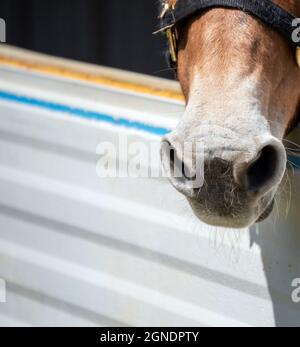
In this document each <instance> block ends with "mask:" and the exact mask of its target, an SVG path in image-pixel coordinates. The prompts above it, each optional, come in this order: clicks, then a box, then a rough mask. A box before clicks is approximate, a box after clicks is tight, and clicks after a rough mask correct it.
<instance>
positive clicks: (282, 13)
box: [158, 0, 300, 67]
mask: <svg viewBox="0 0 300 347" xmlns="http://www.w3.org/2000/svg"><path fill="white" fill-rule="evenodd" d="M218 7H221V8H222V7H223V8H229V9H238V10H241V11H244V12H246V13H249V14H251V15H253V16H255V17H257V18H259V19H260V20H261V21H263V22H264V23H265V24H267V25H269V26H271V27H272V28H274V29H275V30H276V31H277V32H279V33H281V34H282V35H283V37H285V38H286V39H287V40H288V41H289V42H290V43H291V45H292V46H294V47H295V48H296V59H297V62H298V65H299V67H300V40H298V41H299V42H295V41H294V40H293V38H294V35H293V33H294V31H295V29H296V27H295V24H294V23H295V22H294V21H295V20H296V17H295V16H293V15H292V14H291V13H289V12H288V11H286V10H284V9H283V8H282V7H280V6H278V5H276V4H274V3H273V1H271V0H177V2H176V4H175V5H174V6H172V5H168V3H167V2H165V5H164V7H163V11H162V14H161V16H160V20H161V23H160V28H159V30H158V31H159V32H165V33H166V35H167V39H168V41H169V49H170V57H171V63H172V64H173V65H174V64H176V62H177V41H178V37H177V30H176V25H177V24H179V23H180V22H182V21H183V20H185V19H187V18H189V17H191V16H192V15H195V14H197V13H199V12H201V11H204V10H207V9H212V8H218Z"/></svg>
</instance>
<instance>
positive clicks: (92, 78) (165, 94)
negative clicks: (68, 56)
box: [0, 55, 184, 101]
mask: <svg viewBox="0 0 300 347" xmlns="http://www.w3.org/2000/svg"><path fill="white" fill-rule="evenodd" d="M0 64H3V65H9V66H13V67H17V68H21V69H26V70H30V71H34V72H40V73H47V74H51V75H55V76H60V77H65V78H72V79H76V80H80V81H84V82H91V83H95V84H99V85H102V86H107V87H112V88H117V89H122V90H127V91H131V92H136V93H142V94H147V95H152V96H156V97H162V98H167V99H173V100H178V101H183V100H184V99H183V96H182V94H181V93H177V92H175V91H169V90H163V89H159V88H152V87H149V86H144V85H142V84H137V83H129V82H124V81H121V80H117V79H113V78H108V77H103V76H100V75H99V76H98V75H93V74H89V73H84V72H78V71H75V70H72V69H67V68H63V67H59V66H55V65H46V64H42V63H36V62H34V63H31V62H28V61H23V60H19V59H16V58H11V57H8V56H3V55H2V56H1V55H0Z"/></svg>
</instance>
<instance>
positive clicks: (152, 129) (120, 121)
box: [0, 91, 170, 136]
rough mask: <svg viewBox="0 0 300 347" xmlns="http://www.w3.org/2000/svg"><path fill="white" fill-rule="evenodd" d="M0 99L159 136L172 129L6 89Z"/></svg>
mask: <svg viewBox="0 0 300 347" xmlns="http://www.w3.org/2000/svg"><path fill="white" fill-rule="evenodd" d="M0 99H2V100H6V101H12V102H17V103H19V104H23V105H29V106H34V107H39V108H43V109H47V110H49V111H53V112H61V113H66V114H69V115H72V116H74V117H78V118H82V119H87V120H96V121H100V122H104V123H110V124H113V125H116V126H123V127H126V128H130V129H136V130H141V131H145V132H147V133H150V134H154V135H158V136H163V135H166V134H167V133H169V132H170V130H169V129H166V128H161V127H156V126H153V125H148V124H145V123H141V122H137V121H131V120H129V119H125V118H115V117H112V116H109V115H107V114H103V113H99V112H94V111H88V110H84V109H80V108H74V107H71V106H67V105H63V104H57V103H54V102H49V101H43V100H39V99H34V98H29V97H26V96H21V95H16V94H12V93H8V92H4V91H0Z"/></svg>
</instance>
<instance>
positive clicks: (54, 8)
mask: <svg viewBox="0 0 300 347" xmlns="http://www.w3.org/2000/svg"><path fill="white" fill-rule="evenodd" d="M158 8H159V0H0V17H1V18H3V19H5V21H6V25H7V43H8V44H11V45H16V46H19V47H23V48H27V49H31V50H34V51H38V52H42V53H47V54H51V55H56V56H60V57H64V58H70V59H76V60H80V61H84V62H90V63H95V64H100V65H106V66H111V67H116V68H120V69H126V70H131V71H136V72H142V73H146V74H151V75H154V76H159V77H169V78H172V77H173V74H172V73H171V72H170V71H166V69H167V64H166V60H165V57H164V51H165V42H164V39H163V38H162V37H161V36H160V35H159V36H157V35H156V36H154V35H152V32H153V31H154V30H155V28H156V26H157V24H158V22H157V14H158Z"/></svg>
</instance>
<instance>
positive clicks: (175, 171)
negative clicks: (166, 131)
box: [161, 139, 190, 179]
mask: <svg viewBox="0 0 300 347" xmlns="http://www.w3.org/2000/svg"><path fill="white" fill-rule="evenodd" d="M161 151H162V159H163V164H164V167H165V169H166V171H167V172H168V173H169V175H170V176H171V177H172V178H176V179H188V178H189V175H190V172H189V168H188V167H187V166H186V165H185V164H184V162H183V160H182V158H179V156H178V153H177V151H176V148H175V147H174V146H173V145H172V144H171V143H170V142H169V141H168V140H166V139H164V141H163V143H162V148H161Z"/></svg>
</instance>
